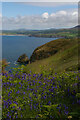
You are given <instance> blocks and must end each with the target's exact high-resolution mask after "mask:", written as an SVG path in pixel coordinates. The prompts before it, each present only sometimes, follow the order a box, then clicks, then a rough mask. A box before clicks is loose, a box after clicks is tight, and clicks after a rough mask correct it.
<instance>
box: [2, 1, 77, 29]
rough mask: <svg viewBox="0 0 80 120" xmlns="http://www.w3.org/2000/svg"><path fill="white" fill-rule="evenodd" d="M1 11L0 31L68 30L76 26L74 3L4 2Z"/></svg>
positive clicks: (75, 7) (75, 5) (75, 6)
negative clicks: (0, 26) (0, 28)
mask: <svg viewBox="0 0 80 120" xmlns="http://www.w3.org/2000/svg"><path fill="white" fill-rule="evenodd" d="M2 11H3V12H2V29H9V30H12V29H24V28H25V29H48V28H68V27H69V28H70V27H73V26H76V25H77V24H78V4H76V3H54V2H53V3H46V2H45V3H29V2H28V3H27V2H26V3H13V2H12V3H10V2H7V3H5V2H4V3H3V4H2ZM0 19H1V13H0Z"/></svg>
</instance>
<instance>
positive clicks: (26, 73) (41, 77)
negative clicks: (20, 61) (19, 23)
mask: <svg viewBox="0 0 80 120" xmlns="http://www.w3.org/2000/svg"><path fill="white" fill-rule="evenodd" d="M78 43H79V39H77V38H69V39H58V40H54V41H51V42H49V43H46V44H45V45H42V46H40V47H38V48H37V49H36V50H35V51H34V52H33V54H32V56H31V58H30V62H31V64H28V65H26V66H25V65H21V66H19V67H16V68H13V69H12V70H9V71H5V69H3V72H2V74H0V75H2V87H3V91H2V96H3V99H2V107H3V108H2V120H4V119H10V120H12V119H15V120H16V119H18V118H19V119H31V120H33V119H45V120H64V119H65V120H70V119H71V120H79V119H80V114H79V111H80V88H79V85H80V65H79V63H78V62H79V60H78V57H80V56H79V54H78V50H79V49H78ZM5 63H6V62H4V64H3V65H2V66H3V68H4V67H5V65H6V64H5ZM4 71H5V72H4Z"/></svg>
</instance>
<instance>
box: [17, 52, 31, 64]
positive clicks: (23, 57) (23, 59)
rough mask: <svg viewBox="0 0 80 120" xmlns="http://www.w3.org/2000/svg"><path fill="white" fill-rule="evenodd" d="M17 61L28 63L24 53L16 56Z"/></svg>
mask: <svg viewBox="0 0 80 120" xmlns="http://www.w3.org/2000/svg"><path fill="white" fill-rule="evenodd" d="M17 62H19V63H23V64H28V63H29V59H28V57H27V55H26V54H22V55H21V56H20V57H19V58H18V60H17Z"/></svg>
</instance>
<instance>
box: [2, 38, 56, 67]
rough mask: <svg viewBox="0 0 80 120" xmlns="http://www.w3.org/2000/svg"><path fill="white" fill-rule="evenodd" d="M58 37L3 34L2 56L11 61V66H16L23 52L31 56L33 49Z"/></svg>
mask: <svg viewBox="0 0 80 120" xmlns="http://www.w3.org/2000/svg"><path fill="white" fill-rule="evenodd" d="M55 39H57V38H40V37H39V38H38V37H28V36H2V58H5V59H6V60H7V61H8V62H10V66H9V68H10V67H15V62H16V61H17V59H18V57H19V56H20V55H22V54H24V53H25V54H26V55H27V56H28V58H30V56H31V54H32V53H33V51H34V50H35V49H36V48H37V47H39V46H40V45H43V44H45V43H47V42H49V41H52V40H55Z"/></svg>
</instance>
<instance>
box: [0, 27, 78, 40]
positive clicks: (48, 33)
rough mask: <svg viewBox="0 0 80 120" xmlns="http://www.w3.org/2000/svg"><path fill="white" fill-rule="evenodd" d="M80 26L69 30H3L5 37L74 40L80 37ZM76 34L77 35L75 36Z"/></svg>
mask: <svg viewBox="0 0 80 120" xmlns="http://www.w3.org/2000/svg"><path fill="white" fill-rule="evenodd" d="M79 28H80V26H75V27H74V28H67V29H46V30H26V29H22V30H3V31H2V33H3V35H27V36H30V37H31V36H34V37H53V38H54V37H64V38H74V37H77V36H78V29H79ZM74 33H75V34H74Z"/></svg>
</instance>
